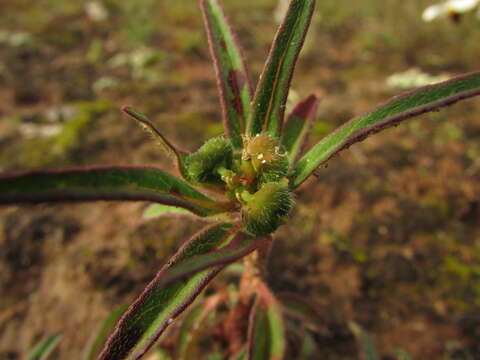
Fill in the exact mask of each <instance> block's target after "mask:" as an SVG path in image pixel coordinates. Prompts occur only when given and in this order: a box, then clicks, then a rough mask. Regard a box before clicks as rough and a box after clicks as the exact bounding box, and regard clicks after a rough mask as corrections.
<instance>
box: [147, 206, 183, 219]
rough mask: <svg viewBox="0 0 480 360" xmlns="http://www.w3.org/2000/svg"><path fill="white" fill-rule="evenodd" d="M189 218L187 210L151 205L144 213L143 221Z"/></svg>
mask: <svg viewBox="0 0 480 360" xmlns="http://www.w3.org/2000/svg"><path fill="white" fill-rule="evenodd" d="M182 215H184V216H191V215H192V213H191V212H190V211H188V210H187V209H183V208H179V207H175V206H170V205H164V204H152V205H150V206H149V207H148V208H147V209H146V210H145V211H144V212H143V218H144V219H154V218H157V217H160V216H182Z"/></svg>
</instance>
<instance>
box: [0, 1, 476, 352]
mask: <svg viewBox="0 0 480 360" xmlns="http://www.w3.org/2000/svg"><path fill="white" fill-rule="evenodd" d="M223 4H224V7H225V10H226V12H227V14H228V15H229V17H230V19H231V21H232V23H233V24H234V28H235V29H236V31H237V32H238V34H239V38H240V42H241V44H242V45H243V47H244V49H245V53H246V57H247V59H248V61H249V65H250V70H251V72H252V75H253V76H254V78H255V79H256V77H257V76H258V74H259V72H260V71H261V69H262V67H263V61H264V60H265V58H266V55H267V52H268V49H269V45H270V42H271V40H272V38H273V36H274V32H275V28H276V26H277V23H276V18H275V16H274V14H275V10H276V8H277V5H278V1H276V0H224V1H223ZM428 5H431V2H430V1H427V0H405V1H400V0H384V1H374V0H359V1H350V0H319V1H318V3H317V9H316V12H315V17H314V21H313V24H312V27H311V30H310V33H309V36H308V39H307V42H306V46H305V49H304V51H303V52H302V55H301V59H300V61H299V65H298V67H297V70H296V73H295V77H294V81H293V90H294V91H293V92H292V94H291V96H290V99H289V104H290V105H291V104H294V103H295V102H296V101H298V100H299V99H301V98H303V97H305V96H308V95H309V94H310V93H315V94H317V95H318V96H320V97H322V99H323V100H322V103H321V105H320V108H319V114H318V121H317V122H316V124H315V126H314V128H313V132H312V137H311V139H310V142H311V144H313V143H314V142H315V141H317V140H318V139H320V138H321V137H322V136H323V135H325V134H327V133H328V132H330V131H331V130H333V129H334V128H335V127H336V126H338V125H340V124H342V123H344V122H345V121H347V120H348V119H349V118H351V117H352V116H354V115H355V114H358V113H361V112H362V111H365V110H368V109H369V108H371V107H373V106H375V105H377V104H378V103H380V102H383V101H385V100H386V99H388V98H389V97H391V96H393V95H395V94H398V93H400V92H402V91H404V90H407V89H409V88H412V87H416V86H420V85H425V84H427V83H429V82H432V81H440V80H442V79H445V78H448V77H450V76H453V75H455V74H458V73H463V72H469V71H474V70H478V68H479V56H480V42H479V34H480V19H477V18H476V16H475V14H474V13H472V14H465V15H464V16H463V17H462V18H461V19H460V21H459V22H454V21H451V20H450V19H448V18H445V19H438V20H436V21H433V22H430V23H426V22H423V21H422V11H423V10H424V9H425V7H426V6H428ZM0 104H1V106H0V170H1V171H2V172H8V171H21V170H27V169H37V168H60V167H67V166H68V167H72V166H87V165H100V164H130V165H154V166H158V167H161V168H164V169H167V170H168V169H171V167H172V166H171V163H170V160H169V159H168V158H167V157H166V156H165V154H164V153H163V152H162V149H161V148H160V147H159V146H158V145H157V144H156V143H155V142H154V141H153V140H152V139H151V138H149V136H148V135H147V134H146V133H145V132H143V131H142V130H141V129H140V128H138V127H137V125H136V124H135V123H133V122H132V121H131V120H129V119H127V118H126V117H125V116H124V115H122V114H121V113H120V111H119V107H120V106H121V105H124V104H128V105H132V106H134V107H135V108H137V109H139V110H141V111H142V112H143V113H145V114H148V116H149V117H150V118H151V119H152V120H153V121H154V123H155V124H156V125H157V127H158V128H159V129H161V130H162V131H163V133H164V134H166V135H167V136H168V137H169V138H171V139H172V140H173V141H175V142H176V143H177V144H179V145H180V146H181V147H183V148H185V149H190V150H194V149H196V148H197V147H198V146H200V144H202V142H203V141H204V140H205V139H207V138H209V137H212V136H215V135H219V134H221V133H222V125H221V113H220V107H219V101H218V98H217V90H216V87H215V79H214V72H213V67H212V64H211V61H210V58H209V53H208V45H207V42H206V36H205V33H204V30H203V22H202V18H201V15H200V12H199V8H198V1H197V0H182V1H178V0H130V1H121V0H103V1H100V0H98V1H74V0H36V1H27V0H2V1H1V2H0ZM479 114H480V101H479V100H478V99H473V100H469V101H465V102H462V103H461V104H457V105H455V106H453V107H449V108H446V109H443V110H441V111H440V112H437V113H431V114H427V115H423V116H422V117H421V118H416V119H413V120H410V121H408V122H407V123H405V124H402V125H401V126H399V127H398V128H393V129H390V130H387V131H385V132H384V133H382V134H381V135H376V136H374V137H372V138H369V139H368V140H366V141H364V142H363V143H361V144H357V145H355V146H353V147H352V148H351V149H349V150H348V151H345V152H343V153H342V154H341V155H340V156H337V157H336V158H334V159H332V160H331V161H330V162H329V164H328V168H327V167H325V168H321V169H319V170H318V171H317V176H316V177H314V178H312V179H311V180H310V181H309V182H308V183H307V184H304V186H303V187H302V188H301V189H300V191H299V192H298V196H297V200H298V205H297V207H296V210H295V211H294V213H293V214H292V218H291V222H290V225H289V226H285V227H282V228H280V229H279V231H278V233H277V236H276V244H275V248H274V251H273V255H272V258H271V262H270V268H271V272H270V274H271V276H270V284H271V286H272V288H273V289H274V290H277V291H290V292H295V293H297V294H299V295H301V296H303V297H306V298H309V299H311V300H312V301H313V302H314V303H315V304H317V307H318V309H319V311H320V313H321V314H322V316H323V317H324V319H323V320H324V325H325V331H324V332H323V333H322V334H318V335H316V336H315V343H316V346H318V348H319V351H321V354H322V359H357V358H358V355H357V344H356V341H355V338H354V336H353V334H352V332H351V330H350V327H349V324H351V323H352V322H354V323H356V324H359V325H361V326H362V327H363V328H364V329H365V330H366V331H368V332H369V333H370V334H371V335H372V338H373V339H374V341H375V343H376V344H377V347H378V351H379V352H380V353H381V354H382V356H383V357H384V358H385V359H388V358H392V357H391V356H392V354H393V349H396V348H403V349H405V350H406V351H408V352H409V354H410V355H411V356H412V357H413V358H415V359H468V360H470V359H480V343H479V341H478V339H479V338H480V315H479V314H480V311H479V310H480V226H479V224H480V115H479ZM146 205H147V204H141V203H130V204H115V203H94V204H76V205H41V206H18V207H16V206H15V207H14V206H12V207H4V208H0V359H12V360H13V359H21V358H22V356H24V355H25V353H26V350H27V349H29V348H31V347H32V345H33V344H34V343H36V342H37V341H38V340H39V339H41V338H42V337H44V336H45V335H47V334H52V333H54V332H56V331H59V330H62V331H64V333H65V335H64V338H63V339H62V343H61V345H60V347H59V349H58V351H57V353H56V355H55V356H56V358H58V359H76V358H78V357H79V354H80V352H81V349H82V346H83V344H85V342H86V341H87V339H88V337H89V335H90V333H91V332H92V331H93V329H95V328H96V327H97V326H98V324H99V323H101V321H102V320H103V319H104V317H105V316H106V315H107V314H108V313H109V312H110V311H111V310H112V309H114V308H116V307H117V306H118V305H119V304H122V303H128V302H130V301H131V300H132V299H133V298H134V297H135V296H136V295H137V294H138V293H139V292H140V291H141V290H142V288H143V287H144V286H145V285H146V283H147V282H148V281H149V280H150V279H151V278H152V277H153V276H154V274H155V272H156V271H157V270H158V269H159V267H160V266H161V264H162V263H163V261H165V259H166V257H168V256H169V255H170V254H171V253H172V252H173V251H174V250H175V249H176V248H177V247H178V246H179V244H180V243H181V242H182V241H184V240H185V239H186V238H187V237H188V236H189V235H190V234H192V233H193V232H194V231H196V230H197V229H199V228H200V227H201V224H198V223H189V222H186V221H179V220H173V219H159V220H153V221H145V220H143V219H142V217H141V214H142V211H143V209H144V208H145V206H146ZM389 356H390V357H389ZM54 358H55V357H54ZM318 358H320V357H318Z"/></svg>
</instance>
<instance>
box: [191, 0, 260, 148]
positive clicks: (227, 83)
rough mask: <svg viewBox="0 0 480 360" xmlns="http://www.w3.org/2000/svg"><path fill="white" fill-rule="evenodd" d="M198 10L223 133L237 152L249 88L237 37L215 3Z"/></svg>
mask: <svg viewBox="0 0 480 360" xmlns="http://www.w3.org/2000/svg"><path fill="white" fill-rule="evenodd" d="M200 6H201V9H202V13H203V19H204V22H205V27H206V30H207V36H208V42H209V44H210V53H211V55H212V58H213V64H214V67H215V73H216V75H217V85H218V88H219V91H220V102H221V105H222V112H223V120H224V125H225V131H226V133H227V135H228V136H229V137H230V139H231V141H232V144H233V146H234V147H235V148H241V146H242V137H241V134H243V133H245V127H246V119H247V116H248V111H249V107H250V102H251V97H252V93H253V86H252V83H251V81H250V77H249V74H248V69H247V66H246V64H245V61H244V57H243V55H242V50H241V48H240V46H239V44H238V42H237V37H236V35H235V33H234V32H233V30H232V28H231V26H230V24H229V22H228V19H227V18H226V17H225V14H224V12H223V9H222V7H221V5H220V3H219V1H217V0H201V1H200Z"/></svg>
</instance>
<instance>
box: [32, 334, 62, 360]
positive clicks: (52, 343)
mask: <svg viewBox="0 0 480 360" xmlns="http://www.w3.org/2000/svg"><path fill="white" fill-rule="evenodd" d="M61 338H62V334H60V333H56V334H53V335H51V336H49V337H47V338H46V339H44V340H42V341H41V342H40V343H38V344H37V345H35V347H34V348H33V349H32V351H30V353H29V354H28V355H27V358H26V359H27V360H46V359H48V356H49V355H50V354H51V353H52V351H53V350H55V348H56V347H57V345H58V343H59V341H60V339H61Z"/></svg>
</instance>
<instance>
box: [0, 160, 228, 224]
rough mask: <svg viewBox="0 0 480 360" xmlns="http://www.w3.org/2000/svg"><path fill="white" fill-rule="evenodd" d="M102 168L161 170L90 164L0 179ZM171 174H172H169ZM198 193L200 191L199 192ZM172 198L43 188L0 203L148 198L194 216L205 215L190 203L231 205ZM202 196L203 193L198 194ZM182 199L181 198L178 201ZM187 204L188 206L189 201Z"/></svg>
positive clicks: (173, 194)
mask: <svg viewBox="0 0 480 360" xmlns="http://www.w3.org/2000/svg"><path fill="white" fill-rule="evenodd" d="M102 170H157V171H162V172H163V170H162V169H160V168H157V167H153V166H130V165H119V166H111V165H107V166H103V165H100V166H90V167H82V168H65V169H60V170H57V169H52V170H33V171H22V172H15V173H8V174H1V175H0V180H4V179H5V180H8V179H14V178H17V177H22V176H28V175H55V174H66V173H86V172H94V171H102ZM172 176H173V175H172ZM199 194H202V193H200V192H199ZM170 195H171V196H172V197H176V198H177V199H175V198H172V197H166V196H164V195H162V194H156V193H155V192H154V191H145V192H142V193H140V192H133V191H132V192H131V193H129V192H128V191H126V190H124V191H122V192H121V193H117V194H113V193H111V192H108V191H95V192H94V193H92V194H82V195H79V194H78V193H77V192H75V191H74V190H72V191H68V190H65V191H62V193H58V192H56V191H52V192H48V191H44V192H42V194H41V195H39V196H35V195H30V194H26V195H22V194H16V195H15V196H14V197H12V198H11V199H6V198H4V199H2V198H0V205H12V204H19V203H23V204H40V203H47V202H48V203H62V202H87V201H88V202H90V201H149V202H154V203H159V204H165V205H170V206H178V207H181V208H184V209H186V210H188V211H190V212H192V213H194V214H195V215H198V216H205V214H203V213H202V212H201V211H199V210H198V209H196V208H195V206H193V205H198V206H201V207H205V208H208V209H212V210H213V209H214V206H213V205H215V206H218V207H219V209H216V208H215V210H220V208H222V209H221V210H222V211H230V210H229V208H230V207H231V205H229V203H222V202H216V203H213V204H210V203H207V202H203V201H201V200H198V199H190V198H186V197H184V196H181V195H180V194H178V193H172V194H170ZM202 195H204V194H202ZM182 200H183V201H182ZM189 203H191V205H190V204H189Z"/></svg>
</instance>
